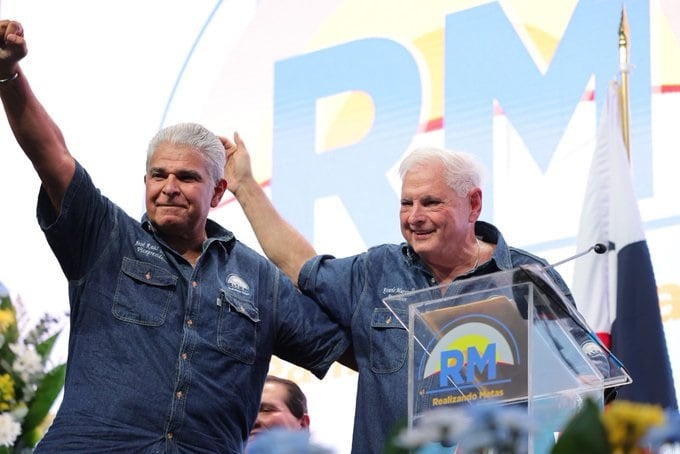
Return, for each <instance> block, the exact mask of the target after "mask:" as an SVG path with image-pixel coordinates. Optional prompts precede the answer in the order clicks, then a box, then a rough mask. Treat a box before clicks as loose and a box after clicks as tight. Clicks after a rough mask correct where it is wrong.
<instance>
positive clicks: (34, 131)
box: [0, 20, 75, 212]
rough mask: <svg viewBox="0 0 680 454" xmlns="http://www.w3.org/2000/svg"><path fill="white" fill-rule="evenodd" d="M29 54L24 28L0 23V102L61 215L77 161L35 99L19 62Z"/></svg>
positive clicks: (20, 143)
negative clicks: (65, 194)
mask: <svg viewBox="0 0 680 454" xmlns="http://www.w3.org/2000/svg"><path fill="white" fill-rule="evenodd" d="M27 53H28V49H27V46H26V40H25V39H24V30H23V28H22V27H21V24H20V23H18V22H15V21H10V20H0V100H2V104H3V106H4V108H5V113H6V114H7V120H8V121H9V125H10V127H11V128H12V132H13V133H14V137H15V138H16V140H17V142H18V144H19V146H20V147H21V148H22V149H23V150H24V153H25V154H26V156H28V159H30V160H31V162H32V163H33V167H34V168H35V170H36V171H37V173H38V176H39V177H40V180H41V181H42V184H43V187H44V188H45V190H46V191H47V195H48V196H49V198H50V201H51V202H52V206H53V207H54V209H55V210H56V211H57V212H59V210H60V207H61V201H62V199H63V197H64V193H65V192H66V188H67V187H68V184H69V183H70V181H71V178H73V174H74V172H75V161H74V159H73V157H72V156H71V155H70V153H69V151H68V149H67V148H66V143H65V141H64V137H63V136H62V134H61V131H60V130H59V127H58V126H57V125H56V124H55V123H54V121H52V119H51V118H50V116H49V115H48V114H47V112H46V111H45V109H44V108H43V106H42V105H41V104H40V102H39V101H38V99H37V98H36V97H35V95H34V94H33V91H32V90H31V87H30V85H29V83H28V80H26V77H25V76H24V73H23V71H22V70H21V68H20V67H19V60H21V59H22V58H24V57H25V56H26V54H27Z"/></svg>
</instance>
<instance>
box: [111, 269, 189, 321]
mask: <svg viewBox="0 0 680 454" xmlns="http://www.w3.org/2000/svg"><path fill="white" fill-rule="evenodd" d="M176 286H177V276H176V275H174V274H172V273H171V272H169V271H168V270H166V269H164V268H161V267H159V266H156V265H154V264H152V263H147V262H141V261H139V260H134V259H131V258H128V257H123V264H122V266H121V268H120V273H119V274H118V284H117V286H116V294H115V296H114V298H113V308H112V309H111V311H112V312H113V315H114V316H115V317H116V318H117V319H119V320H123V321H126V322H130V323H137V324H139V325H146V326H160V325H162V324H163V323H164V322H165V316H166V315H167V313H168V307H169V305H170V301H171V300H172V297H173V295H174V293H175V288H176Z"/></svg>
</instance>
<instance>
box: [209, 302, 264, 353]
mask: <svg viewBox="0 0 680 454" xmlns="http://www.w3.org/2000/svg"><path fill="white" fill-rule="evenodd" d="M217 304H218V305H219V306H220V315H219V321H218V323H217V346H218V347H219V349H220V350H221V351H222V352H224V353H226V354H227V355H229V356H232V357H234V358H236V359H238V360H239V361H241V362H243V363H245V364H253V363H254V362H255V342H256V340H257V327H258V324H259V322H260V313H259V311H258V310H257V307H256V306H255V305H254V304H253V303H252V302H251V301H247V300H245V299H242V298H238V297H236V296H235V295H234V294H233V293H229V294H227V292H225V291H224V290H221V289H220V295H219V297H218V299H217Z"/></svg>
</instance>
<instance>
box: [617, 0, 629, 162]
mask: <svg viewBox="0 0 680 454" xmlns="http://www.w3.org/2000/svg"><path fill="white" fill-rule="evenodd" d="M629 33H630V30H629V28H628V18H627V16H626V5H625V4H624V5H623V6H622V8H621V22H620V24H619V72H620V73H621V86H620V89H619V101H620V103H621V129H622V131H621V132H622V134H623V143H624V145H625V146H626V156H627V157H628V162H630V113H629V109H628V106H629V96H628V88H629V83H628V74H629V72H630V64H629V57H630V49H629V47H628V45H629V41H628V37H629Z"/></svg>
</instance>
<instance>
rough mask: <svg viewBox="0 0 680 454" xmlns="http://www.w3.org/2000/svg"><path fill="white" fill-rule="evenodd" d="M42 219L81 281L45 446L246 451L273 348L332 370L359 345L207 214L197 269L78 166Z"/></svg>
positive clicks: (72, 289)
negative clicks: (55, 409)
mask: <svg viewBox="0 0 680 454" xmlns="http://www.w3.org/2000/svg"><path fill="white" fill-rule="evenodd" d="M38 218H39V222H40V225H41V228H42V229H43V230H44V232H45V234H46V237H47V239H48V242H49V244H50V247H51V248H52V249H53V251H54V254H55V255H56V257H57V259H58V260H59V263H60V265H61V267H62V269H63V272H64V274H65V275H66V277H67V279H68V284H69V299H70V310H71V311H70V333H69V345H68V363H67V371H66V383H65V388H64V396H63V401H62V403H61V406H60V408H59V411H58V413H57V415H56V419H55V420H54V423H53V424H52V426H51V427H50V429H49V431H48V432H47V434H46V435H45V437H44V438H43V440H42V441H41V442H40V443H39V445H38V448H37V450H36V452H125V453H129V452H145V453H147V452H148V453H160V452H169V453H178V452H191V453H204V452H205V453H207V452H211V453H214V452H220V453H240V452H242V450H243V446H244V444H245V440H246V439H247V437H248V433H249V431H250V427H251V425H252V424H253V423H254V421H255V418H256V416H257V412H258V407H259V402H260V396H261V392H262V387H263V384H264V379H265V376H266V374H267V370H268V367H269V361H270V358H271V355H272V354H275V355H277V356H279V357H280V358H282V359H284V360H286V361H290V362H292V363H295V364H297V365H300V366H303V367H305V368H308V369H310V370H311V371H312V372H313V373H314V374H315V375H316V376H318V377H322V376H323V375H324V374H325V373H326V371H327V369H328V367H329V366H330V365H331V364H332V363H333V361H334V360H335V359H336V358H337V357H338V356H339V355H340V354H342V352H343V351H344V350H345V349H346V348H347V346H348V344H349V339H348V336H346V334H345V333H344V332H343V331H342V330H340V329H338V325H337V324H336V323H334V322H331V321H330V320H329V319H328V317H327V316H326V315H325V313H324V312H323V311H322V310H321V309H320V308H319V306H318V305H316V304H315V303H314V302H313V301H312V300H311V299H309V298H307V297H304V296H303V295H301V294H300V292H298V291H297V290H296V289H295V287H294V286H293V285H292V282H291V281H290V280H289V279H287V278H285V277H284V276H283V275H282V274H281V273H280V272H279V270H278V269H277V268H276V267H274V266H273V265H272V264H271V263H270V262H269V261H267V260H266V259H264V258H263V257H262V256H260V255H259V254H257V253H256V252H255V251H253V250H251V249H249V248H248V247H246V246H244V245H243V244H241V243H239V242H238V241H236V239H235V238H234V236H233V235H232V233H230V232H228V231H227V230H225V229H223V228H222V227H220V226H219V225H217V224H216V223H214V222H212V221H210V220H209V221H208V225H207V229H206V230H207V234H208V240H206V241H205V243H204V245H203V252H202V254H201V256H200V258H199V260H198V262H197V263H196V266H195V268H194V267H192V266H191V265H190V264H189V263H188V262H187V261H185V260H184V259H183V258H182V257H181V256H180V255H179V254H177V253H176V252H175V251H173V250H172V249H171V248H170V247H168V246H167V245H166V244H165V243H164V242H163V241H162V240H161V239H160V238H159V237H158V236H157V235H156V234H155V233H154V232H153V229H152V227H151V225H150V223H149V222H148V220H146V218H145V219H144V220H143V222H142V223H141V224H140V222H138V221H136V220H134V219H132V218H130V217H128V216H127V215H126V214H125V213H124V212H123V211H122V210H121V209H120V208H119V207H117V206H116V205H114V204H113V203H112V202H110V201H109V200H107V199H106V198H105V197H103V196H102V195H100V193H99V191H98V190H97V189H96V188H95V187H94V186H93V183H92V181H91V180H90V177H89V176H88V175H87V173H86V172H85V170H84V169H83V168H82V167H81V166H80V165H79V164H78V165H77V168H76V172H75V175H74V177H73V181H72V182H71V184H70V186H69V188H68V190H67V192H66V195H65V197H64V200H63V203H62V207H61V214H60V215H59V216H56V215H55V212H54V210H53V209H52V207H51V205H50V203H49V200H48V199H47V197H46V194H45V193H44V191H42V190H41V194H40V196H39V201H38Z"/></svg>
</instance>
